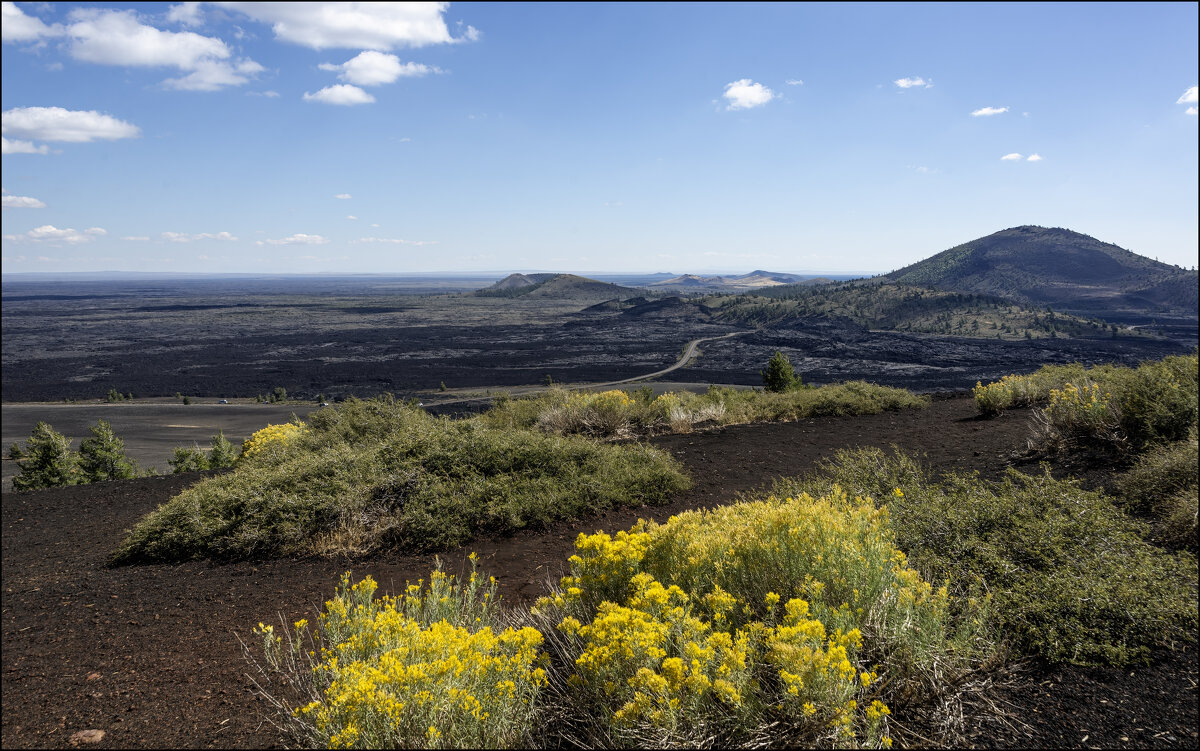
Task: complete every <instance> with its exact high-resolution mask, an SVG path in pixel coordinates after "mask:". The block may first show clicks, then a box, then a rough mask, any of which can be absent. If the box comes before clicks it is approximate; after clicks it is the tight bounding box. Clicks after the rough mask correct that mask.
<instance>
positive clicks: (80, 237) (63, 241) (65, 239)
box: [4, 224, 108, 245]
mask: <svg viewBox="0 0 1200 751" xmlns="http://www.w3.org/2000/svg"><path fill="white" fill-rule="evenodd" d="M107 234H108V233H107V232H106V231H105V230H103V229H101V228H99V227H92V228H91V229H86V230H84V231H83V232H80V231H79V230H75V229H59V228H58V227H55V226H54V225H52V224H44V225H42V226H41V227H36V228H34V229H31V230H29V231H28V232H25V233H23V234H20V235H5V236H4V239H5V240H8V241H9V242H31V243H46V244H47V245H81V244H83V243H88V242H91V241H92V240H94V239H95V238H96V237H98V236H101V235H107Z"/></svg>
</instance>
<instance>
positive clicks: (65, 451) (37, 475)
mask: <svg viewBox="0 0 1200 751" xmlns="http://www.w3.org/2000/svg"><path fill="white" fill-rule="evenodd" d="M8 455H9V457H11V458H12V459H15V460H16V461H17V463H18V464H19V465H20V467H21V473H20V474H18V475H17V476H16V477H14V478H13V490H36V489H38V488H55V487H58V486H60V485H77V484H79V479H80V474H79V455H78V454H76V453H75V452H74V451H72V450H71V439H70V438H67V437H66V436H64V435H63V434H62V433H58V432H55V430H54V428H52V427H50V426H49V425H47V424H46V423H44V422H40V421H39V422H38V424H37V425H35V426H33V433H32V434H31V435H30V436H29V440H28V441H26V443H25V449H24V450H22V449H21V448H20V447H19V446H17V445H16V444H13V447H12V448H11V449H9V452H8Z"/></svg>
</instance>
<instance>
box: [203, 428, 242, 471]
mask: <svg viewBox="0 0 1200 751" xmlns="http://www.w3.org/2000/svg"><path fill="white" fill-rule="evenodd" d="M211 446H212V450H211V451H209V452H208V466H209V468H210V469H225V468H226V467H232V466H233V463H234V462H235V461H237V458H238V452H237V449H235V448H234V447H233V444H232V443H230V442H229V439H227V438H226V437H225V432H224V431H219V432H218V433H217V434H216V435H215V436H213V437H212V444H211Z"/></svg>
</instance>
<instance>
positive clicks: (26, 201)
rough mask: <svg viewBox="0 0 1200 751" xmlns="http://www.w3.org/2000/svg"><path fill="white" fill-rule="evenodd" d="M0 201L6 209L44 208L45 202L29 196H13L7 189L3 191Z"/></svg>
mask: <svg viewBox="0 0 1200 751" xmlns="http://www.w3.org/2000/svg"><path fill="white" fill-rule="evenodd" d="M0 203H3V205H4V208H6V209H44V208H46V204H45V203H43V202H41V201H39V200H38V199H36V198H30V197H29V196H13V195H9V194H8V191H7V190H6V191H4V195H3V196H2V197H0Z"/></svg>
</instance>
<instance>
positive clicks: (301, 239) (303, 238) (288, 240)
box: [255, 232, 329, 245]
mask: <svg viewBox="0 0 1200 751" xmlns="http://www.w3.org/2000/svg"><path fill="white" fill-rule="evenodd" d="M328 242H329V238H327V237H321V236H320V235H306V234H304V233H302V232H297V233H296V234H294V235H289V236H288V237H283V238H280V239H278V240H259V241H257V242H256V243H255V244H256V245H263V244H266V245H325V244H326V243H328Z"/></svg>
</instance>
